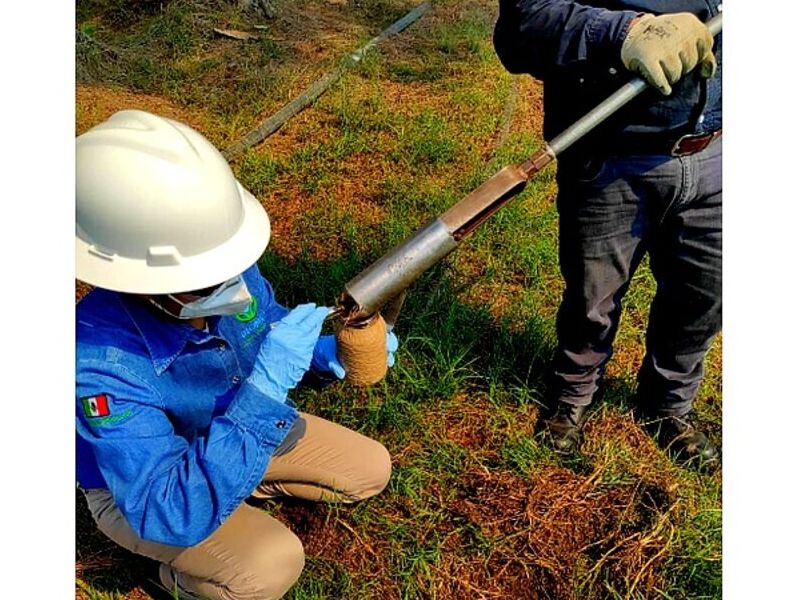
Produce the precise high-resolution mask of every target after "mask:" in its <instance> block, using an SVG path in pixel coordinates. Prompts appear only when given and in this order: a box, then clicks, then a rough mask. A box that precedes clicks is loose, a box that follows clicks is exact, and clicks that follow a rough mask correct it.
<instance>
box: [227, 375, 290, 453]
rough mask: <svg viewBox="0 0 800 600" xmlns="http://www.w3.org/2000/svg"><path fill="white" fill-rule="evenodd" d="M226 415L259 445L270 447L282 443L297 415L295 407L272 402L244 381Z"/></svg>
mask: <svg viewBox="0 0 800 600" xmlns="http://www.w3.org/2000/svg"><path fill="white" fill-rule="evenodd" d="M267 406H269V409H267ZM225 414H226V416H227V417H228V418H229V419H230V420H231V421H233V422H234V423H236V424H237V425H238V426H239V427H241V428H242V429H245V430H247V431H250V432H251V433H252V434H253V435H255V436H256V437H257V438H259V440H260V442H261V443H262V444H264V445H271V446H278V444H280V443H281V442H282V441H283V438H285V437H286V434H287V433H288V432H289V430H290V429H291V428H292V425H294V422H295V421H296V420H297V417H298V415H299V413H298V412H297V410H296V409H295V408H294V407H292V406H290V405H288V404H285V403H283V402H278V401H276V400H272V399H271V398H269V397H268V396H265V395H264V394H263V393H262V392H261V391H260V390H259V389H258V388H257V387H255V386H254V385H253V384H251V383H249V382H247V381H245V382H244V384H243V385H242V388H241V389H240V390H239V393H238V394H237V395H236V397H235V398H234V399H233V401H232V402H231V404H230V406H228V410H226V411H225Z"/></svg>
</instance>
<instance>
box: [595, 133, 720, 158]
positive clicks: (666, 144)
mask: <svg viewBox="0 0 800 600" xmlns="http://www.w3.org/2000/svg"><path fill="white" fill-rule="evenodd" d="M721 137H722V129H717V130H716V131H709V132H707V133H689V134H686V135H682V136H680V137H675V136H674V135H673V136H664V135H662V136H659V135H658V134H656V133H654V134H649V135H639V136H636V137H635V138H633V137H631V136H619V137H618V138H617V139H616V140H615V141H614V142H611V144H610V145H611V148H612V150H613V151H615V152H618V153H620V154H660V155H664V154H666V155H670V156H689V155H691V154H696V153H697V152H700V151H702V150H705V149H706V148H708V146H709V145H711V143H712V142H714V141H716V140H718V139H719V138H721Z"/></svg>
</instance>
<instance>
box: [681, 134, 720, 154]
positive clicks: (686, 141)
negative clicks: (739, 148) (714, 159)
mask: <svg viewBox="0 0 800 600" xmlns="http://www.w3.org/2000/svg"><path fill="white" fill-rule="evenodd" d="M721 137H722V129H717V130H716V131H709V132H708V133H695V134H690V135H684V136H681V137H679V138H678V139H677V140H676V141H675V143H674V144H672V150H671V151H670V154H672V156H688V155H690V154H696V153H697V152H700V151H702V150H705V149H706V148H708V146H709V145H711V143H712V142H714V141H715V140H717V139H719V138H721Z"/></svg>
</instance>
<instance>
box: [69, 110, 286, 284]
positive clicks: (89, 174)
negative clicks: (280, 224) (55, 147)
mask: <svg viewBox="0 0 800 600" xmlns="http://www.w3.org/2000/svg"><path fill="white" fill-rule="evenodd" d="M75 167H76V181H75V184H76V185H75V205H76V225H77V227H76V229H77V231H76V236H75V249H76V276H77V278H78V279H80V280H82V281H85V282H87V283H89V284H92V285H95V286H99V287H102V288H107V289H111V290H116V291H121V292H131V293H140V294H170V293H178V292H186V291H190V290H196V289H202V288H206V287H210V286H212V285H215V284H218V283H220V282H222V281H225V280H227V279H230V278H231V277H233V276H235V275H237V274H239V273H241V272H242V271H244V270H245V269H247V268H248V267H249V266H251V265H252V264H253V263H255V262H256V260H258V258H259V257H260V256H261V254H262V253H263V252H264V249H265V248H266V247H267V243H268V242H269V236H270V224H269V217H268V216H267V213H266V211H265V210H264V208H263V207H262V206H261V204H260V203H259V202H258V200H256V199H255V198H254V197H253V195H252V194H251V193H250V192H248V191H247V190H245V189H244V188H243V187H242V186H241V184H240V183H239V182H238V181H237V180H236V178H235V177H234V176H233V172H232V171H231V168H230V166H228V163H227V161H226V160H225V158H224V157H223V156H222V154H220V152H219V151H218V150H217V149H216V148H214V146H212V145H211V143H210V142H209V141H208V140H207V139H206V138H204V137H203V136H202V135H200V134H199V133H197V132H196V131H195V130H193V129H191V128H190V127H187V126H186V125H183V124H182V123H178V122H177V121H173V120H171V119H166V118H163V117H158V116H156V115H152V114H150V113H147V112H144V111H141V110H124V111H120V112H118V113H116V114H114V115H112V116H111V118H109V119H108V120H107V121H105V122H103V123H101V124H99V125H97V126H96V127H93V128H92V129H90V130H89V131H87V132H86V133H84V134H83V135H81V136H79V137H78V138H77V140H76V155H75Z"/></svg>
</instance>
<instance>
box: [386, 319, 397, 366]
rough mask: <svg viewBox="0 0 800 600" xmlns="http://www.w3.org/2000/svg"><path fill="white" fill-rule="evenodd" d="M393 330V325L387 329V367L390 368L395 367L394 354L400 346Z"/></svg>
mask: <svg viewBox="0 0 800 600" xmlns="http://www.w3.org/2000/svg"><path fill="white" fill-rule="evenodd" d="M392 329H394V328H393V327H392V326H391V325H390V326H389V327H387V328H386V365H387V366H389V367H393V366H394V353H395V352H396V351H397V347H398V346H399V345H400V341H399V340H398V339H397V336H396V335H395V333H394V331H392Z"/></svg>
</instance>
